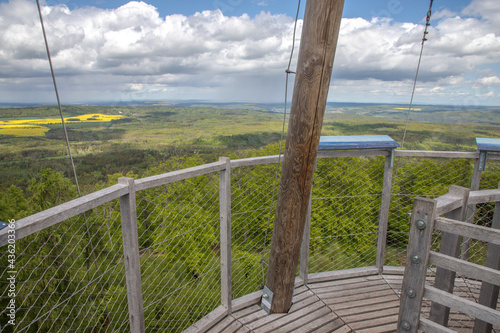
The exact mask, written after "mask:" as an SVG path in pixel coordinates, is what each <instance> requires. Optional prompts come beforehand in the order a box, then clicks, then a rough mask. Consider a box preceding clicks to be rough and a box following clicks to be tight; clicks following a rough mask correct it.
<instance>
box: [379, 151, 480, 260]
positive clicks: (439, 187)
mask: <svg viewBox="0 0 500 333" xmlns="http://www.w3.org/2000/svg"><path fill="white" fill-rule="evenodd" d="M473 168H474V161H473V160H468V159H444V158H415V157H402V158H397V159H396V161H395V167H394V169H395V171H394V175H393V177H394V179H393V187H392V194H391V206H390V213H389V228H388V234H387V247H386V258H385V265H389V266H404V264H405V260H406V247H407V245H408V228H409V223H410V213H411V211H412V208H413V199H414V198H415V197H417V196H420V197H426V198H431V199H433V198H436V197H438V196H440V195H444V194H446V193H448V189H449V187H450V185H458V186H463V187H466V188H470V185H471V180H472V172H473Z"/></svg>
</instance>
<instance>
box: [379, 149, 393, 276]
mask: <svg viewBox="0 0 500 333" xmlns="http://www.w3.org/2000/svg"><path fill="white" fill-rule="evenodd" d="M391 164H392V163H391V156H386V157H385V164H384V180H383V185H382V202H381V204H380V211H379V216H378V238H377V259H376V263H375V266H377V268H378V271H379V273H382V272H383V269H384V261H385V245H386V242H387V229H388V226H389V208H390V206H391V192H392V171H393V167H392V165H391Z"/></svg>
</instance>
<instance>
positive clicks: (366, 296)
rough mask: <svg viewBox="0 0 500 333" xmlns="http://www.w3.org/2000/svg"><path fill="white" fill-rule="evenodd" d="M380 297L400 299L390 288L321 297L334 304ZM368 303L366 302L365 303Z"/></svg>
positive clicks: (329, 303) (327, 302)
mask: <svg viewBox="0 0 500 333" xmlns="http://www.w3.org/2000/svg"><path fill="white" fill-rule="evenodd" d="M380 297H389V298H390V299H394V300H397V301H399V298H398V297H397V296H396V295H395V294H394V292H393V291H392V290H390V289H385V290H377V291H373V292H371V291H370V292H366V293H359V294H358V293H354V294H351V295H347V296H341V297H331V296H330V297H321V299H322V300H323V301H324V302H325V303H326V304H328V305H334V304H339V303H340V304H347V303H353V302H356V301H360V300H361V301H368V300H376V299H377V298H380ZM365 304H366V303H365Z"/></svg>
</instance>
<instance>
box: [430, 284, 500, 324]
mask: <svg viewBox="0 0 500 333" xmlns="http://www.w3.org/2000/svg"><path fill="white" fill-rule="evenodd" d="M424 297H425V298H427V299H430V300H431V301H433V302H437V303H440V304H443V305H445V306H447V307H449V308H453V309H456V310H458V311H460V312H462V313H465V314H467V315H469V316H471V317H475V318H479V319H481V320H483V321H486V322H489V323H491V324H493V325H496V326H500V312H499V311H496V310H493V309H490V308H488V307H486V306H484V305H481V304H477V303H476V302H473V301H469V300H467V299H463V298H461V297H459V296H457V295H453V294H449V293H447V292H445V291H442V290H439V289H436V288H433V287H430V286H425V293H424Z"/></svg>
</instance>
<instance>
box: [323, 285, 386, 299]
mask: <svg viewBox="0 0 500 333" xmlns="http://www.w3.org/2000/svg"><path fill="white" fill-rule="evenodd" d="M387 290H388V288H387V285H386V284H378V285H374V286H366V287H360V288H355V289H344V290H342V291H334V292H324V293H317V295H318V296H320V297H321V298H322V299H327V298H338V297H343V296H351V295H353V294H360V295H361V294H367V293H371V292H375V291H387Z"/></svg>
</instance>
